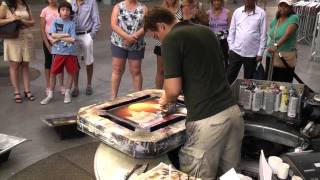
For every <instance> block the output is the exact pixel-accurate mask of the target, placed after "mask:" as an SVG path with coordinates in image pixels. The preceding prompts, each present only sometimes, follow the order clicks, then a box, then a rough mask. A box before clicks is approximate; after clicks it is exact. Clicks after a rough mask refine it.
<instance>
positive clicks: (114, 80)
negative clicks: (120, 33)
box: [111, 57, 143, 100]
mask: <svg viewBox="0 0 320 180" xmlns="http://www.w3.org/2000/svg"><path fill="white" fill-rule="evenodd" d="M128 63H129V71H130V73H131V76H132V80H133V87H134V91H141V90H142V81H143V78H142V73H141V60H136V59H134V60H133V59H129V62H128ZM125 65H126V61H125V59H121V58H116V57H113V58H112V76H111V99H112V100H113V99H115V98H116V97H117V95H118V90H119V86H120V82H121V78H122V75H123V73H124V70H125Z"/></svg>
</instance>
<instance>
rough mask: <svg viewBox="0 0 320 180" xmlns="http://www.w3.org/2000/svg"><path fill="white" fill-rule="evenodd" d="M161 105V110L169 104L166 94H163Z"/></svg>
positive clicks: (160, 100)
mask: <svg viewBox="0 0 320 180" xmlns="http://www.w3.org/2000/svg"><path fill="white" fill-rule="evenodd" d="M159 104H160V106H161V108H163V107H165V106H166V105H167V104H168V102H167V99H166V93H165V92H163V93H162V95H161V97H160V99H159Z"/></svg>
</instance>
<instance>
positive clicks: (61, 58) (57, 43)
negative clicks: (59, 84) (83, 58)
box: [40, 1, 79, 105]
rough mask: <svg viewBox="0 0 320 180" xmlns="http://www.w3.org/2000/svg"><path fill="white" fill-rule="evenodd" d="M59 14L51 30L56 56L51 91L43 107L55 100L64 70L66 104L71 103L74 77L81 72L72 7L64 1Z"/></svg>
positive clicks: (52, 68)
mask: <svg viewBox="0 0 320 180" xmlns="http://www.w3.org/2000/svg"><path fill="white" fill-rule="evenodd" d="M58 12H59V14H60V18H57V19H55V20H54V22H53V23H52V26H51V30H50V36H51V37H52V40H51V43H52V44H53V46H52V51H51V53H52V54H54V60H53V64H52V67H51V76H50V89H49V92H48V95H47V97H46V98H45V99H43V100H42V101H41V102H40V103H41V104H43V105H45V104H48V103H49V102H50V100H52V99H53V89H54V87H55V83H56V75H57V74H59V73H61V72H62V71H63V69H64V68H66V70H67V72H68V81H67V86H66V90H65V97H64V103H70V102H71V96H70V89H71V86H72V82H73V79H74V75H75V73H77V72H78V71H79V67H78V63H77V57H76V46H75V36H76V33H75V24H74V22H73V21H71V20H70V15H71V12H72V7H71V5H70V4H69V3H68V2H66V1H63V2H61V3H60V5H59V7H58Z"/></svg>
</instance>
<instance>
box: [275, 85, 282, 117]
mask: <svg viewBox="0 0 320 180" xmlns="http://www.w3.org/2000/svg"><path fill="white" fill-rule="evenodd" d="M280 102H281V92H280V91H278V90H277V91H275V100H274V111H275V112H278V111H279V108H280Z"/></svg>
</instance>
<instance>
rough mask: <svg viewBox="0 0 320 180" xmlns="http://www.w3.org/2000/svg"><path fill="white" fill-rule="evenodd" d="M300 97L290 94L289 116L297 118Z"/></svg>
mask: <svg viewBox="0 0 320 180" xmlns="http://www.w3.org/2000/svg"><path fill="white" fill-rule="evenodd" d="M298 103H299V98H298V97H296V96H290V99H289V106H288V113H287V115H288V117H291V118H295V117H296V115H297V108H298Z"/></svg>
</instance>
